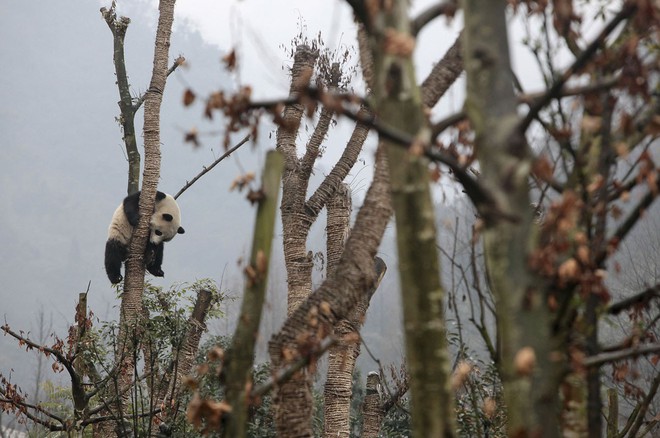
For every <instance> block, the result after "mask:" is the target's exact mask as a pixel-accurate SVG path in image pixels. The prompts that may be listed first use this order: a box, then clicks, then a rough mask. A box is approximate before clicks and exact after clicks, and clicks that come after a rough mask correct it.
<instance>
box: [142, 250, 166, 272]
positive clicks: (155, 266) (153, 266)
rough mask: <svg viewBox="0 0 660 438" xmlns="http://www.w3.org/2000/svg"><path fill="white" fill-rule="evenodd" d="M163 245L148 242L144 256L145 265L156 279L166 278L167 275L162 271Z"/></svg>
mask: <svg viewBox="0 0 660 438" xmlns="http://www.w3.org/2000/svg"><path fill="white" fill-rule="evenodd" d="M164 247H165V246H164V245H163V243H162V242H161V243H159V244H155V243H151V242H147V250H146V252H145V255H144V263H145V265H146V266H147V271H149V273H150V274H151V275H153V276H155V277H164V276H165V273H164V272H163V270H162V269H161V267H162V264H163V249H164Z"/></svg>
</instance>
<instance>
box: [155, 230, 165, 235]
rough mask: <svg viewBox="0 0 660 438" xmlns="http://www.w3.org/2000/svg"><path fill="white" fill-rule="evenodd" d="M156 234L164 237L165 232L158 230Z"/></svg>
mask: <svg viewBox="0 0 660 438" xmlns="http://www.w3.org/2000/svg"><path fill="white" fill-rule="evenodd" d="M154 233H156V236H162V235H163V232H162V231H160V230H156V231H154Z"/></svg>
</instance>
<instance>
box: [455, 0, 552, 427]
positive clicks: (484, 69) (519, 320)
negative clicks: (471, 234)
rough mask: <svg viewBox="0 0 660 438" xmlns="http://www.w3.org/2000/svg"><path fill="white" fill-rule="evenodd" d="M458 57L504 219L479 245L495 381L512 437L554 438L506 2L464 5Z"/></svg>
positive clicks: (546, 339) (494, 220)
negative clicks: (493, 320) (493, 328)
mask: <svg viewBox="0 0 660 438" xmlns="http://www.w3.org/2000/svg"><path fill="white" fill-rule="evenodd" d="M463 6H464V13H465V29H464V31H463V32H464V33H463V40H462V43H463V54H464V56H463V58H464V62H465V66H466V72H467V85H468V88H467V101H466V106H465V108H466V112H467V114H468V116H469V118H470V122H471V124H472V127H473V128H474V130H475V134H476V138H475V143H476V148H477V150H478V151H479V162H480V165H481V168H482V174H481V177H482V178H483V181H484V185H485V186H486V187H489V189H490V190H491V192H492V194H493V196H494V198H495V200H496V202H497V203H498V209H499V210H500V211H502V212H504V213H505V215H504V216H505V217H509V218H515V219H506V218H505V217H501V216H502V215H500V216H498V217H486V218H484V220H485V223H486V230H485V232H484V235H483V237H484V246H485V253H486V266H487V270H488V276H489V280H490V286H491V290H492V292H493V294H494V296H495V300H496V312H497V323H498V331H499V351H500V354H501V360H500V363H499V367H500V375H501V378H502V383H503V385H504V394H505V400H506V403H507V412H508V427H509V430H508V433H509V436H515V437H523V436H544V437H555V436H558V434H559V429H558V423H557V416H556V413H557V412H558V403H557V383H558V382H557V373H558V370H557V368H558V366H557V365H556V364H554V363H552V362H551V361H550V351H551V349H552V347H553V346H552V345H551V344H552V342H553V339H552V337H551V333H550V325H549V321H550V317H549V312H548V310H547V308H546V299H545V290H544V284H543V282H542V281H540V279H538V278H536V276H535V275H534V274H533V273H532V272H531V271H530V268H529V266H528V258H529V254H530V252H531V250H532V248H533V246H534V244H535V242H534V240H533V237H532V236H533V234H534V233H533V228H534V223H533V220H534V219H533V210H532V208H530V199H529V194H528V178H529V173H530V169H531V164H532V161H531V154H530V152H529V148H528V146H527V143H526V140H525V137H524V132H519V124H518V122H519V118H518V115H517V112H516V106H517V103H516V99H515V96H514V94H513V86H512V84H513V77H512V74H511V66H510V62H509V48H508V41H507V28H506V21H505V16H504V8H505V7H506V4H505V3H504V2H493V1H490V0H465V1H464V2H463Z"/></svg>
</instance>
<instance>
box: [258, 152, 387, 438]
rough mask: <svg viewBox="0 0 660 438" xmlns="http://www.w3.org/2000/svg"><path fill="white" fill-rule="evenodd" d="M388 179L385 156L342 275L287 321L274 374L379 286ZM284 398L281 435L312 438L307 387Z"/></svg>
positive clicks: (273, 346)
mask: <svg viewBox="0 0 660 438" xmlns="http://www.w3.org/2000/svg"><path fill="white" fill-rule="evenodd" d="M386 175H387V161H386V157H385V154H384V152H382V151H380V152H379V153H378V154H377V159H376V171H375V173H374V179H373V182H372V184H371V187H370V189H369V191H368V192H367V196H366V198H365V202H364V204H363V206H362V208H361V209H360V212H359V213H358V216H357V219H356V222H355V226H354V227H353V230H352V232H351V236H350V237H349V240H348V242H347V244H346V250H345V251H344V253H343V256H342V258H341V261H340V263H339V266H338V267H337V271H336V272H335V274H334V275H332V276H330V277H328V278H327V279H326V281H324V282H323V284H322V285H321V286H320V287H319V289H318V290H316V291H315V293H314V294H312V295H310V297H309V298H308V299H307V300H305V301H304V302H303V303H302V304H301V305H300V307H298V308H297V309H296V310H295V311H294V312H293V313H292V314H291V315H290V316H289V318H287V320H286V321H285V323H284V325H283V327H282V329H281V330H280V332H279V333H277V334H276V335H275V336H273V338H272V340H271V342H270V344H269V348H268V350H269V354H270V357H271V362H272V364H273V367H274V369H281V368H282V367H285V366H287V365H290V364H292V363H295V362H296V361H297V360H298V359H299V358H300V357H301V356H305V355H307V354H309V350H310V349H311V348H313V347H314V346H315V345H318V343H319V342H320V340H321V339H323V338H325V337H326V336H327V335H328V334H330V333H331V331H332V329H333V327H334V326H335V324H336V322H337V321H338V320H339V319H341V318H345V317H347V316H348V314H349V311H350V310H351V309H352V308H353V307H354V306H355V305H356V303H357V302H358V300H359V299H360V297H361V296H362V295H364V294H368V293H369V292H370V289H371V287H372V286H373V284H374V281H375V273H374V256H375V254H376V250H377V248H378V245H379V244H380V241H381V239H382V236H383V233H384V231H385V226H386V225H387V222H388V220H389V217H390V212H391V210H390V208H389V196H388V195H387V193H388V189H389V184H388V181H387V176H386ZM339 291H341V292H342V293H339ZM282 399H284V400H287V406H286V409H282V408H280V409H278V410H277V412H276V424H277V431H278V434H279V436H282V437H311V436H312V429H311V422H310V418H309V417H307V415H308V414H307V412H309V409H310V407H311V400H310V399H309V398H308V392H307V390H306V388H303V387H300V386H296V385H282V386H281V387H280V388H279V390H278V392H277V395H276V401H277V402H278V403H282Z"/></svg>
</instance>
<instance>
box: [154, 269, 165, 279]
mask: <svg viewBox="0 0 660 438" xmlns="http://www.w3.org/2000/svg"><path fill="white" fill-rule="evenodd" d="M153 274H154V275H155V276H156V277H164V276H165V273H164V272H163V270H162V269H155V270H154V272H153Z"/></svg>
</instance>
